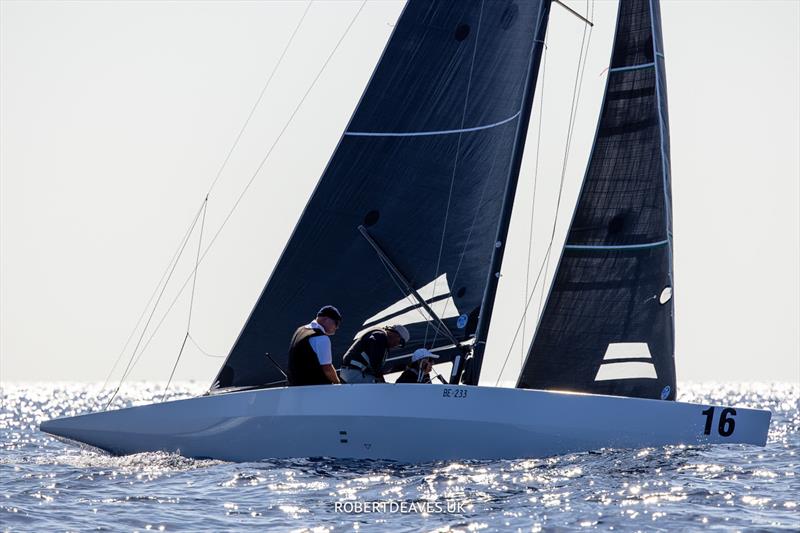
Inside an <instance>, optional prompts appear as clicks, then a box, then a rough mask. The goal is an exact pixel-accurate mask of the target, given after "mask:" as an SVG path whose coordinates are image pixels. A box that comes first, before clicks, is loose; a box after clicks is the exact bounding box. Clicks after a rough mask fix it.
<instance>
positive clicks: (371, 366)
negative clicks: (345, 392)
mask: <svg viewBox="0 0 800 533" xmlns="http://www.w3.org/2000/svg"><path fill="white" fill-rule="evenodd" d="M410 338H411V335H410V334H409V333H408V330H407V329H406V327H405V326H402V325H400V324H395V325H393V326H386V327H385V328H382V329H372V330H369V331H367V332H366V333H364V334H363V335H361V336H360V337H359V338H358V339H356V341H355V342H354V343H353V345H352V346H351V347H350V349H349V350H347V353H345V354H344V358H343V359H342V370H341V375H342V379H343V380H344V382H345V383H386V380H385V379H383V363H384V361H385V360H386V356H387V355H388V353H389V350H391V349H392V348H398V347H403V346H405V345H406V343H407V342H408V341H409V339H410Z"/></svg>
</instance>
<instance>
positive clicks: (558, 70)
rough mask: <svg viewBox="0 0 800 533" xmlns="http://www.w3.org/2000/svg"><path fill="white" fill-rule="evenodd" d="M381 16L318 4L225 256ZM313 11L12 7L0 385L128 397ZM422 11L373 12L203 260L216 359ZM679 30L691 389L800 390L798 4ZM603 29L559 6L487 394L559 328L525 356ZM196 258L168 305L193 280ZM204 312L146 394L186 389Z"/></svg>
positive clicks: (564, 214)
mask: <svg viewBox="0 0 800 533" xmlns="http://www.w3.org/2000/svg"><path fill="white" fill-rule="evenodd" d="M569 3H570V5H572V6H573V7H575V8H576V9H580V10H584V9H585V3H584V2H575V1H572V2H569ZM360 5H361V2H360V1H338V0H336V1H334V0H326V1H318V2H315V3H314V4H313V5H312V6H311V8H310V10H309V12H308V15H307V17H306V19H305V21H304V22H303V24H302V26H301V27H300V30H299V31H298V33H297V36H296V37H295V41H294V42H293V44H292V46H291V47H290V49H289V50H288V53H287V54H286V57H285V59H284V61H283V63H282V65H281V67H280V68H279V70H278V71H277V73H276V75H275V77H274V79H273V80H272V83H271V84H270V86H269V87H268V89H267V92H266V93H265V95H264V98H263V100H262V101H261V103H260V105H259V106H258V108H257V109H256V111H255V113H254V115H253V118H252V120H251V122H250V124H249V126H248V128H247V130H246V131H245V133H244V135H243V137H242V139H241V141H240V142H239V145H238V147H237V148H236V150H235V151H234V153H233V156H232V157H231V159H230V161H229V163H228V165H227V166H226V168H225V170H224V172H223V173H222V175H221V178H220V180H219V182H218V184H217V185H216V187H215V188H214V190H213V191H212V194H211V197H210V200H209V207H208V217H207V220H206V226H205V228H206V229H205V231H206V236H205V237H204V241H205V242H206V243H207V242H209V239H210V237H211V236H212V235H214V233H215V232H216V231H217V229H218V228H219V227H220V225H221V224H222V221H223V220H224V218H225V216H226V215H227V213H228V212H229V210H230V209H231V207H232V206H233V204H234V202H235V201H236V198H237V197H238V195H239V194H240V193H241V191H242V189H243V188H244V187H245V185H246V184H247V182H248V181H249V180H250V179H251V177H252V176H253V175H254V173H255V171H256V169H257V167H258V165H259V162H260V161H261V160H262V159H263V157H264V156H265V154H266V153H267V150H268V149H269V147H270V145H272V143H273V142H274V141H275V139H276V137H277V136H278V134H279V133H280V131H281V129H282V128H284V126H285V125H286V123H287V121H288V119H289V117H290V115H291V114H292V112H293V111H294V109H295V106H296V105H297V104H298V102H299V101H300V99H301V97H302V96H303V94H304V93H305V92H306V90H307V89H308V88H309V86H310V85H311V83H312V80H313V79H314V77H315V76H316V75H317V74H318V73H319V72H320V69H321V67H322V65H323V62H324V61H325V59H326V58H327V57H328V55H329V54H330V52H331V50H332V49H333V47H334V45H335V44H336V42H337V41H338V40H339V38H340V37H341V36H342V34H343V33H344V31H345V28H346V27H347V25H348V24H349V23H350V21H351V20H352V19H353V16H354V15H355V13H356V12H357V10H358V8H359V6H360ZM306 6H307V3H306V2H304V1H302V2H301V1H297V2H209V1H204V2H192V1H181V2H74V3H73V2H45V1H35V2H11V1H2V2H0V47H1V49H0V202H1V203H0V208H1V209H2V212H1V213H0V224H1V225H0V268H1V270H0V379H2V380H26V381H28V380H92V381H94V380H103V379H104V378H105V377H106V375H107V373H108V372H109V371H110V370H111V368H112V365H113V363H114V361H115V359H116V358H117V355H118V354H119V353H120V351H121V350H122V348H123V345H124V344H125V342H126V339H127V338H128V336H129V334H130V333H131V331H132V330H133V328H134V326H135V324H136V323H137V320H138V318H139V316H140V314H141V313H142V310H143V309H144V308H145V304H146V303H147V302H148V299H149V298H150V295H151V294H152V293H153V290H154V289H155V287H156V284H157V282H158V280H159V279H160V277H161V275H162V273H163V272H164V269H165V268H166V266H167V264H168V262H169V260H170V258H171V257H172V254H173V252H174V251H175V249H176V247H177V245H178V243H179V241H180V240H181V237H182V236H183V234H184V232H185V231H186V229H187V227H188V226H189V224H190V222H191V220H192V218H193V217H194V214H195V212H196V210H197V208H198V207H199V205H200V204H201V202H202V200H203V198H204V196H205V193H206V191H207V190H208V188H209V185H210V184H211V182H212V181H213V180H214V177H215V175H216V173H217V171H218V169H219V168H220V165H221V164H222V162H223V160H224V159H225V157H226V154H227V152H228V150H229V148H230V147H231V145H232V143H233V141H234V139H235V138H236V136H237V134H238V132H239V130H240V128H241V127H242V125H243V124H244V122H245V119H246V118H247V116H248V113H249V112H250V109H251V107H252V106H253V104H254V103H255V102H256V99H257V98H258V95H259V92H260V91H261V89H262V87H263V86H264V83H265V81H266V79H267V77H268V76H269V74H270V72H271V70H272V68H273V67H274V66H275V64H276V62H277V61H278V57H279V56H280V54H281V51H282V50H283V47H284V46H285V44H286V43H287V41H288V39H289V36H290V35H291V33H292V31H293V29H294V28H295V25H296V24H297V22H298V20H299V19H300V17H301V15H302V13H303V12H304V10H305V8H306ZM402 6H403V2H402V1H395V0H385V1H379V0H373V1H369V2H367V4H366V6H365V7H364V8H363V10H362V11H361V13H360V14H359V15H358V17H357V18H356V20H355V22H354V24H353V26H352V29H351V30H350V32H349V33H348V34H347V35H346V36H345V38H344V40H343V41H342V44H341V46H340V47H339V49H338V50H337V51H336V53H335V54H334V55H333V57H332V59H331V61H330V63H329V64H328V65H327V67H326V68H325V70H324V71H323V72H322V75H321V76H320V77H319V80H318V82H317V83H316V85H315V86H314V88H313V89H312V90H311V92H310V93H309V95H308V98H307V99H306V101H305V103H304V104H303V105H302V106H301V107H300V110H299V111H298V112H297V114H296V116H295V117H294V119H293V120H292V121H291V123H290V124H289V126H288V128H287V129H286V131H285V133H284V135H283V137H282V138H281V140H280V142H279V143H278V144H277V146H276V148H275V150H274V151H273V152H272V155H271V156H270V158H269V159H268V160H267V162H266V164H265V165H264V166H263V168H261V170H260V171H259V172H258V173H257V174H256V177H255V179H254V180H253V183H252V186H251V187H250V189H249V190H248V192H247V194H246V195H245V196H244V199H243V200H242V202H241V204H240V205H239V207H238V208H237V210H236V211H235V212H234V214H233V216H232V217H231V218H230V220H229V222H228V223H227V225H226V226H225V228H224V230H223V231H222V232H221V233H220V235H219V239H218V240H217V241H216V243H215V244H214V247H213V248H212V249H211V252H210V253H209V254H208V256H206V259H205V261H204V262H203V264H202V265H201V267H200V270H199V274H198V280H197V290H196V293H195V303H194V312H193V316H192V326H191V332H192V337H193V338H194V339H196V341H197V343H198V344H199V345H200V346H202V348H203V349H204V350H205V351H207V352H209V353H211V354H212V355H213V354H216V355H224V354H226V353H227V351H228V350H229V348H230V346H231V344H232V343H233V341H234V340H235V338H236V335H237V334H238V332H239V330H240V328H241V326H242V324H243V322H244V320H245V319H246V317H247V315H248V314H249V311H250V309H251V307H252V305H253V304H254V302H255V300H256V298H257V297H258V294H259V292H260V291H261V288H262V287H263V284H264V282H265V280H266V279H267V276H268V275H269V273H270V272H271V270H272V268H273V266H274V265H275V262H276V261H277V259H278V257H279V255H280V252H281V250H282V249H283V246H284V244H285V242H286V239H287V238H288V236H289V233H290V232H291V230H292V228H293V227H294V224H295V223H296V221H297V218H298V216H299V213H300V212H301V210H302V208H303V206H304V205H305V203H306V201H307V199H308V196H309V195H310V192H311V191H312V189H313V187H314V185H315V184H316V181H317V180H318V178H319V176H320V174H321V172H322V169H323V168H324V166H325V164H326V163H327V161H328V159H329V157H330V154H331V152H332V150H333V148H334V146H335V144H336V142H337V140H338V138H339V136H340V135H341V133H342V131H343V130H344V127H345V125H346V123H347V120H348V119H349V117H350V115H351V113H352V112H353V109H354V107H355V104H356V102H357V100H358V98H359V96H360V94H361V92H362V91H363V89H364V86H365V84H366V81H367V79H368V78H369V75H370V74H371V72H372V70H373V68H374V66H375V63H376V61H377V59H378V56H379V54H380V52H381V50H382V48H383V46H384V44H385V42H386V39H387V38H388V36H389V33H390V32H391V29H392V25H393V24H394V22H395V21H396V19H397V16H398V14H399V13H400V10H401V9H402ZM615 13H616V3H615V2H600V1H598V2H597V3H596V4H595V11H594V15H593V18H594V20H595V22H596V26H595V28H594V30H593V32H592V36H591V46H590V49H589V54H588V59H587V66H586V75H585V78H584V84H583V90H582V93H581V100H580V107H579V115H578V119H577V121H576V124H575V132H574V139H573V142H572V148H571V151H570V155H569V158H568V161H567V174H566V176H567V184H566V186H565V189H564V195H565V196H564V198H565V200H564V201H563V203H562V209H561V212H560V213H559V216H558V219H557V220H558V226H557V230H558V231H557V232H556V235H557V238H559V237H560V239H561V240H563V236H564V233H565V231H566V224H567V223H568V222H569V218H570V215H571V209H572V207H573V206H574V202H575V199H576V195H577V191H578V187H579V183H580V178H581V176H582V175H583V171H584V169H585V164H586V159H587V157H588V153H589V148H590V146H591V141H592V136H593V134H594V129H595V125H596V120H597V114H598V110H599V105H600V99H601V96H602V90H603V87H604V82H605V72H604V71H605V68H606V67H607V65H608V60H609V51H610V44H611V37H612V32H613V24H614V20H615ZM662 18H663V25H664V41H665V52H666V54H665V55H666V65H667V86H668V95H669V108H670V117H669V118H670V127H671V142H672V178H673V202H674V232H675V305H676V328H677V332H676V359H677V367H678V379H679V382H680V381H681V380H739V381H746V380H780V381H798V380H800V325H799V324H800V219H799V218H798V217H799V216H800V215H799V214H798V213H800V188H799V185H798V184H799V183H800V155H799V154H800V2H797V1H793V0H787V1H772V2H771V1H762V0H759V1H752V2H748V1H721V0H720V1H708V2H702V1H689V0H685V1H675V0H662ZM582 31H583V26H582V25H581V23H580V21H578V20H577V19H576V18H574V17H572V16H571V15H568V14H566V12H565V11H564V10H563V9H562V8H560V7H559V6H555V5H554V6H553V8H552V17H551V20H550V25H549V31H548V51H547V68H546V74H545V77H544V80H542V79H541V78H540V84H539V87H538V88H537V97H536V103H535V109H534V116H533V117H532V121H531V133H530V136H529V140H528V145H527V146H528V148H527V150H526V160H525V162H524V165H523V169H522V173H521V177H520V186H519V193H518V201H517V203H516V205H515V213H514V219H513V221H512V231H511V234H510V236H509V245H510V249H509V251H508V252H507V254H506V260H505V264H504V268H503V274H504V276H503V279H502V282H501V287H500V292H499V295H498V298H499V302H498V305H497V307H496V311H495V315H494V321H493V326H492V331H491V333H490V337H489V343H488V346H489V348H488V351H487V361H486V363H485V365H484V368H485V372H484V376H483V378H484V379H483V380H482V383H486V384H494V383H495V381H496V380H497V378H498V370H499V367H500V366H501V364H502V362H503V360H504V359H505V358H506V356H507V354H509V353H510V359H509V364H508V366H507V370H506V372H505V373H504V375H503V376H502V379H501V381H507V380H510V381H513V380H514V379H515V377H516V372H517V371H518V368H519V364H520V359H521V357H522V354H523V352H524V350H525V349H526V348H527V344H528V342H529V341H530V335H531V333H532V328H533V325H534V324H535V322H536V313H535V312H533V313H530V314H529V315H528V318H527V320H526V326H527V327H526V335H525V337H524V339H523V338H518V339H517V341H516V343H515V344H514V345H511V337H512V336H513V332H514V330H515V329H516V327H517V324H518V323H519V320H520V318H521V316H522V309H523V305H524V301H525V300H526V295H525V294H524V287H525V268H526V257H527V246H528V242H529V240H530V238H531V236H530V235H529V234H528V225H529V221H530V213H531V194H532V184H533V179H534V170H533V169H534V165H533V161H534V156H535V146H536V142H537V138H536V130H537V125H538V117H539V115H540V114H541V116H542V121H543V124H542V142H541V152H540V164H539V167H540V170H539V173H538V178H537V179H538V184H539V185H538V192H537V199H536V211H535V212H536V218H535V220H534V222H535V227H536V230H535V232H534V235H533V243H534V244H533V265H532V267H531V271H532V272H533V273H534V275H535V272H536V271H537V270H538V266H539V265H540V264H541V262H542V260H543V257H544V250H545V248H546V246H547V241H548V238H549V234H550V231H551V228H552V226H551V224H552V223H553V219H554V209H555V203H554V200H555V197H556V195H557V192H558V181H559V176H560V172H561V168H562V164H563V156H564V147H565V141H566V126H567V121H568V116H569V106H570V99H571V96H572V83H573V81H574V75H575V70H576V66H577V64H578V57H579V49H580V42H581V34H582ZM542 82H543V83H544V85H542ZM542 87H544V112H543V113H540V109H541V101H540V96H541V94H542ZM196 246H197V243H196V240H193V241H192V242H191V243H190V244H189V248H188V252H187V254H186V255H187V257H189V258H190V259H189V261H186V262H184V263H182V264H181V265H179V267H178V269H177V270H176V273H175V278H174V281H173V284H172V286H171V287H169V288H168V289H167V291H165V293H164V297H163V302H162V306H161V307H160V309H161V310H165V309H166V307H167V306H168V305H169V303H170V302H172V300H173V298H174V296H175V294H176V291H177V289H178V288H179V287H180V285H181V284H182V283H183V282H184V280H186V279H187V276H188V275H189V272H190V268H191V258H192V257H193V256H194V254H195V253H196ZM557 246H560V243H558V244H557ZM556 258H557V254H556V256H555V257H554V260H555V259H556ZM553 270H554V264H553V265H551V266H550V267H549V269H548V272H549V274H551V275H552V272H553ZM548 282H549V280H548ZM531 284H532V282H531ZM541 289H542V286H541V285H539V286H537V287H536V290H537V294H540V293H541ZM187 295H188V292H186V293H184V296H182V297H181V298H179V299H178V300H177V303H176V304H175V307H174V309H173V311H172V312H171V313H170V314H169V315H168V318H167V319H166V320H165V321H164V322H163V325H162V326H161V328H160V329H159V331H158V334H157V335H156V336H155V337H153V340H152V342H151V343H150V345H149V346H148V349H147V350H146V351H145V352H144V355H143V356H142V357H141V360H140V361H139V362H138V364H137V366H136V370H135V371H134V372H133V374H132V379H155V380H165V379H166V378H167V377H168V375H169V371H170V369H171V367H172V364H173V362H174V357H175V356H176V354H177V351H178V348H179V346H180V342H181V340H182V339H183V333H184V332H185V330H186V324H187V320H188V298H187ZM165 304H166V305H165ZM341 306H342V307H343V308H345V309H346V302H342V303H341ZM531 309H532V310H534V311H537V310H538V309H539V298H538V297H536V298H534V300H533V305H532V308H531ZM161 317H162V312H161V311H159V312H157V313H156V315H155V318H154V319H153V323H151V326H150V327H151V330H152V327H153V326H154V325H155V324H157V323H158V322H159V321H160V320H161ZM136 338H138V337H136V336H135V337H134V343H135V340H136ZM147 338H149V335H148V336H145V340H147ZM287 342H288V339H287ZM131 348H132V345H129V346H128V351H127V353H126V356H125V360H126V361H127V357H128V354H129V353H130V350H131ZM222 361H223V360H222V359H219V358H214V357H209V356H207V355H203V354H202V353H201V352H200V351H199V350H198V349H197V348H196V347H195V346H194V345H190V346H189V347H188V348H187V351H186V353H185V354H184V357H183V358H182V360H181V364H180V366H179V367H178V371H177V373H176V379H181V380H183V379H197V380H200V381H204V382H206V381H209V382H210V380H211V379H212V377H213V376H214V375H215V373H216V371H217V370H218V368H219V366H220V365H221V364H222ZM118 372H119V370H118V371H117V375H118Z"/></svg>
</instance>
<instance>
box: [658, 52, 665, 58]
mask: <svg viewBox="0 0 800 533" xmlns="http://www.w3.org/2000/svg"><path fill="white" fill-rule="evenodd" d="M656 55H657V56H661V57H664V54H662V53H661V52H656Z"/></svg>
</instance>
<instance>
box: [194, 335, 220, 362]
mask: <svg viewBox="0 0 800 533" xmlns="http://www.w3.org/2000/svg"><path fill="white" fill-rule="evenodd" d="M189 340H190V341H191V342H192V344H194V347H195V348H197V349H198V350H199V351H200V353H201V354H203V355H205V356H206V357H213V358H215V359H224V358H225V356H224V355H215V354H213V353H208V352H207V351H205V350H204V349H203V348H201V347H200V345H199V344H197V341H196V340H195V339H194V337H192V336H191V335H189Z"/></svg>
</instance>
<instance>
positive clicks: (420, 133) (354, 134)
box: [344, 109, 522, 137]
mask: <svg viewBox="0 0 800 533" xmlns="http://www.w3.org/2000/svg"><path fill="white" fill-rule="evenodd" d="M521 113H522V110H521V109H520V110H519V111H517V112H516V113H514V114H513V115H511V116H510V117H508V118H506V119H503V120H501V121H499V122H494V123H492V124H485V125H483V126H475V127H472V128H459V129H455V130H438V131H408V132H391V131H346V132H345V133H344V134H345V135H348V136H350V137H424V136H427V135H450V134H452V133H469V132H471V131H480V130H488V129H490V128H496V127H497V126H502V125H503V124H506V123H508V122H511V121H512V120H514V119H515V118H517V117H519V116H520V114H521Z"/></svg>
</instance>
